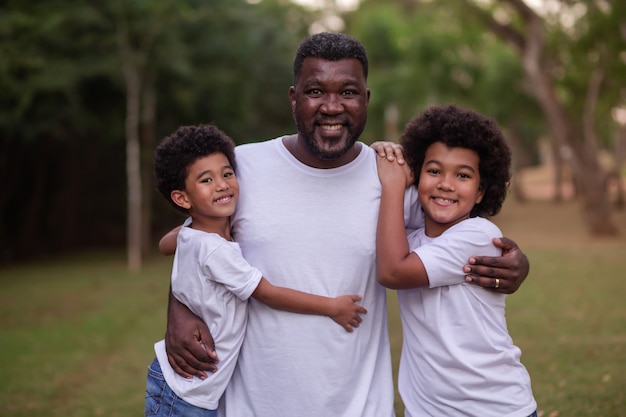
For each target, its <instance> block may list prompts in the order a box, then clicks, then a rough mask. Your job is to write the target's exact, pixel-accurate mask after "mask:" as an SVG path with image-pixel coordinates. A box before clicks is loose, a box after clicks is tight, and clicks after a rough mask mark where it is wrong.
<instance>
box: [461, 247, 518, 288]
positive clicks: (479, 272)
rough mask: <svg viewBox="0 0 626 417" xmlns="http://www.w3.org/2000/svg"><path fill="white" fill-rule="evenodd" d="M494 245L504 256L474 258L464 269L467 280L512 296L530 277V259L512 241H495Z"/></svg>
mask: <svg viewBox="0 0 626 417" xmlns="http://www.w3.org/2000/svg"><path fill="white" fill-rule="evenodd" d="M493 244H494V245H495V246H496V247H498V248H500V249H502V256H472V257H471V258H470V259H469V261H468V265H465V266H464V268H463V270H464V272H465V273H466V274H467V275H466V280H467V281H468V282H472V283H474V284H477V285H480V286H481V287H485V288H490V289H492V290H493V291H496V292H500V293H503V294H512V293H514V292H515V291H517V290H518V288H519V287H520V286H521V285H522V283H523V282H524V279H526V276H527V275H528V271H529V270H530V264H529V263H528V258H526V255H524V253H522V250H521V249H520V248H519V246H517V243H515V242H514V241H512V240H511V239H507V238H505V237H502V238H500V239H494V240H493Z"/></svg>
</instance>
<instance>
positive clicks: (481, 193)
mask: <svg viewBox="0 0 626 417" xmlns="http://www.w3.org/2000/svg"><path fill="white" fill-rule="evenodd" d="M484 196H485V189H484V188H482V187H481V188H479V189H478V193H476V201H474V204H480V202H481V201H483V197H484Z"/></svg>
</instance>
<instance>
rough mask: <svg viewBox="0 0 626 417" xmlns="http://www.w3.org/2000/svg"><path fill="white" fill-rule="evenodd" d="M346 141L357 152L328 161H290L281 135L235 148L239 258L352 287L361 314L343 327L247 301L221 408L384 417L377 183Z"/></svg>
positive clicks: (310, 288)
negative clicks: (343, 160)
mask: <svg viewBox="0 0 626 417" xmlns="http://www.w3.org/2000/svg"><path fill="white" fill-rule="evenodd" d="M356 146H361V148H362V150H361V152H360V154H359V155H358V157H357V158H356V159H355V160H354V161H352V162H351V163H349V164H347V165H345V166H342V167H339V168H334V169H316V168H312V167H309V166H306V165H304V164H302V163H300V162H299V161H298V160H297V159H295V158H294V157H293V155H291V153H289V151H288V150H287V149H286V148H285V146H284V144H283V143H282V138H278V139H274V140H271V141H267V142H262V143H255V144H247V145H242V146H239V147H237V150H236V156H237V167H238V168H237V175H238V178H239V182H240V190H241V193H240V198H239V203H238V207H237V210H236V212H235V215H234V217H233V222H232V226H233V233H234V237H235V239H236V240H237V241H238V242H239V244H240V245H241V249H242V251H243V254H244V256H245V257H246V259H247V260H248V261H249V262H250V263H251V264H252V265H256V266H257V267H259V268H260V269H261V270H263V272H264V274H265V276H266V278H267V279H268V280H269V281H270V282H272V283H273V284H275V285H280V286H285V287H289V288H294V289H297V290H301V291H306V292H311V293H314V294H319V295H324V296H329V297H336V296H339V295H343V294H360V295H361V296H363V300H362V301H361V304H362V305H363V306H364V307H365V308H366V309H367V310H368V313H367V314H366V315H365V316H364V317H363V323H362V324H361V326H360V327H359V328H358V329H355V330H354V332H352V333H348V332H346V331H345V330H344V329H343V328H342V327H341V326H339V325H338V324H336V323H335V322H334V321H332V320H331V319H330V318H328V317H323V316H315V315H303V314H294V313H289V312H285V311H279V310H273V309H271V308H270V307H267V306H265V305H263V304H262V303H260V302H257V301H256V300H250V303H249V321H248V327H247V331H246V337H245V339H244V343H243V346H242V349H241V354H240V356H239V362H238V366H237V369H236V370H235V373H234V374H233V379H232V380H231V384H230V385H229V387H228V389H227V390H226V395H225V399H226V415H227V416H228V417H250V416H255V417H280V416H285V417H294V416H298V417H325V416H330V417H335V416H349V417H360V416H363V417H390V416H393V414H394V411H393V400H394V392H393V381H392V374H391V357H390V347H389V336H388V331H387V304H386V293H385V288H383V287H382V286H380V285H379V284H378V282H377V280H376V267H375V254H376V244H375V243H376V242H375V237H376V223H377V218H378V209H379V202H380V201H379V200H380V195H381V185H380V181H379V180H378V174H377V169H376V155H375V152H374V151H373V150H372V149H370V148H369V147H367V146H366V145H364V144H358V145H356ZM415 201H416V199H415V195H413V196H412V197H409V198H407V204H406V205H407V206H411V202H412V203H415ZM412 207H413V209H414V212H413V216H412V217H413V218H415V219H417V220H416V221H417V222H419V221H421V217H420V215H421V213H420V211H419V209H417V208H415V207H416V206H415V205H414V204H413V205H412Z"/></svg>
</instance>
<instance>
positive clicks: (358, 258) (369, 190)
mask: <svg viewBox="0 0 626 417" xmlns="http://www.w3.org/2000/svg"><path fill="white" fill-rule="evenodd" d="M367 72H368V62H367V56H366V52H365V48H364V47H363V45H362V44H361V43H360V42H358V41H356V40H355V39H353V38H351V37H349V36H346V35H343V34H337V33H321V34H317V35H313V36H311V37H309V38H307V39H305V40H304V41H303V42H302V43H301V44H300V47H299V48H298V51H297V53H296V57H295V60H294V85H293V86H292V87H290V89H289V98H290V100H291V107H292V112H293V117H294V120H295V122H296V125H297V129H298V132H297V134H294V135H289V136H283V137H279V138H276V139H273V140H269V141H266V142H261V143H253V144H246V145H240V146H238V147H237V149H236V158H237V166H238V172H237V176H238V177H239V183H240V188H241V197H240V200H239V205H238V207H237V210H236V212H235V214H234V216H233V219H232V227H233V236H234V238H235V240H236V241H237V242H238V243H239V245H240V246H241V249H242V252H243V254H244V256H245V257H246V259H247V260H248V262H250V263H251V264H252V265H255V266H257V267H258V268H259V269H260V270H261V271H262V272H263V274H264V275H265V276H267V277H268V279H270V280H272V282H274V283H275V284H276V285H280V286H287V287H290V288H294V289H297V290H300V291H306V292H311V293H314V294H319V295H324V296H328V297H335V296H337V295H340V294H361V295H362V296H363V299H362V301H361V304H362V305H363V307H365V309H366V310H367V311H368V313H367V315H366V316H364V317H363V322H362V323H361V325H360V327H359V328H358V329H356V330H355V331H354V332H352V333H347V332H345V331H343V329H341V328H339V326H336V325H335V324H334V323H332V322H331V321H330V320H325V318H323V317H316V316H307V315H299V314H294V313H289V312H283V311H278V310H272V309H271V308H268V307H266V306H264V305H263V304H261V303H258V302H256V301H255V300H251V301H250V305H249V314H248V327H247V331H246V336H245V340H244V343H243V347H242V349H241V353H240V356H239V362H238V366H237V368H236V370H235V373H234V375H233V378H232V379H231V383H230V385H229V387H228V388H227V390H226V394H225V397H224V404H223V406H224V408H223V410H225V412H226V415H227V416H228V417H249V416H255V417H277V416H288V417H293V416H299V417H309V416H310V417H322V416H330V417H335V416H347V417H358V416H371V417H390V416H393V415H394V409H393V402H394V392H393V381H392V372H391V357H390V347H389V336H388V330H387V304H386V293H385V289H384V288H383V287H382V286H380V285H379V284H378V283H377V280H376V258H375V255H376V245H375V243H376V242H375V237H376V224H377V218H378V208H379V202H380V196H381V185H380V181H379V179H378V174H377V169H376V158H377V155H376V152H374V151H373V150H372V149H371V148H369V147H368V146H366V145H365V144H363V143H361V142H358V141H357V140H358V138H359V136H360V134H361V133H362V131H363V129H364V127H365V123H366V120H367V107H368V103H369V99H370V90H369V89H368V87H367ZM383 153H384V152H383ZM407 193H408V194H409V195H408V196H407V198H406V199H405V201H406V207H407V212H406V218H407V221H408V223H407V224H408V225H409V226H412V227H417V226H421V225H423V219H422V213H421V210H419V209H416V208H415V207H416V206H417V205H416V204H414V202H415V201H416V200H417V198H416V195H415V191H414V189H413V188H411V189H410V190H408V191H407ZM411 205H412V206H413V212H409V210H408V207H411ZM172 236H175V232H172V233H170V234H168V235H167V236H166V237H164V239H163V240H162V242H161V243H162V244H161V250H162V251H163V252H166V253H172V252H173V248H172V246H173V244H172ZM501 245H502V247H503V248H504V252H505V255H504V256H503V257H498V258H490V259H486V258H480V257H479V258H477V264H478V265H472V266H471V268H472V273H475V274H477V275H485V276H482V277H476V278H475V281H476V282H477V283H479V284H481V285H485V286H493V282H494V281H495V280H494V278H489V277H498V279H499V280H498V283H499V288H498V289H497V290H498V291H503V292H509V293H510V292H514V291H515V290H516V289H517V288H518V287H519V285H520V284H521V282H522V281H523V279H524V278H525V276H526V274H527V273H528V262H527V260H526V257H525V256H524V255H523V254H522V253H521V251H520V250H519V248H518V247H517V245H515V243H513V242H511V241H509V240H505V243H502V244H501ZM481 264H482V266H480V265H481ZM495 265H499V266H500V267H499V268H497V267H495ZM488 271H491V272H490V274H487V272H488ZM329 322H330V323H329ZM209 326H210V324H209ZM166 342H167V351H168V355H169V359H170V362H171V364H172V366H173V367H174V369H176V370H177V372H178V373H180V374H181V375H186V376H192V375H195V376H201V375H203V372H202V371H203V370H208V371H213V370H214V369H215V364H214V363H211V362H212V359H215V357H216V356H217V357H219V350H220V347H219V346H216V347H215V348H216V350H217V354H216V353H215V352H211V349H207V350H209V352H206V351H205V350H203V349H202V345H203V344H204V345H205V346H212V341H211V338H210V334H209V332H208V331H207V329H206V326H205V325H204V323H202V322H201V321H199V319H198V318H196V317H195V316H193V315H191V313H190V312H188V311H186V309H185V308H184V306H182V305H181V304H180V303H179V302H178V301H177V300H176V299H174V298H173V297H171V296H170V306H169V312H168V330H167V334H166ZM200 342H203V344H201V343H200ZM218 372H219V371H218Z"/></svg>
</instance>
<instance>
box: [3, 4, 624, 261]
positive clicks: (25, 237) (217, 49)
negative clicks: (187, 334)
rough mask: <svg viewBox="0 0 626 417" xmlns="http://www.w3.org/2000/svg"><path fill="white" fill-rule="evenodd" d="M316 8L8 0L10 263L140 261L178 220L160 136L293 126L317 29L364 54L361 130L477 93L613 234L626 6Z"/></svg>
mask: <svg viewBox="0 0 626 417" xmlns="http://www.w3.org/2000/svg"><path fill="white" fill-rule="evenodd" d="M313 3H314V2H309V4H308V5H304V4H301V3H295V2H292V1H287V0H256V1H247V2H246V1H242V0H211V1H201V0H176V1H174V0H109V1H106V2H84V1H79V0H63V1H60V0H47V1H30V2H24V1H15V0H14V1H11V0H5V1H2V2H0V108H1V109H2V110H1V111H0V176H1V178H3V180H4V187H3V192H2V193H0V214H1V217H0V219H1V221H0V239H1V241H0V263H5V264H6V263H14V262H20V261H25V260H32V259H41V258H44V257H50V256H54V255H57V254H61V253H68V252H72V251H77V250H82V249H86V248H107V247H112V248H120V247H124V246H125V247H127V248H128V251H129V252H128V258H129V265H130V267H131V269H137V268H139V267H140V266H141V259H143V258H144V257H145V256H147V255H149V254H150V252H151V251H154V249H155V246H156V244H155V243H156V240H157V239H158V237H159V236H160V235H161V234H162V233H163V232H165V231H166V230H169V229H170V228H171V227H172V226H173V225H175V224H177V223H178V222H180V218H179V217H178V216H177V215H176V214H175V213H174V212H173V211H172V210H171V209H170V208H169V207H168V206H167V204H166V203H165V202H164V201H162V199H161V198H160V197H157V198H155V195H156V194H155V193H154V191H153V184H152V171H151V170H152V164H151V155H152V151H153V149H154V147H155V145H156V143H158V141H159V140H160V139H161V138H162V137H164V136H165V135H167V134H169V133H171V132H172V131H174V130H175V129H176V128H177V127H178V126H180V125H184V124H197V123H208V122H211V123H216V124H217V125H218V126H219V127H220V128H222V129H223V130H224V131H226V132H227V133H228V134H229V135H230V136H231V137H232V138H233V139H234V140H235V141H236V142H237V143H244V142H251V141H260V140H266V139H270V138H273V137H276V136H279V135H282V134H287V133H292V132H294V131H295V127H294V124H293V120H292V118H291V112H290V107H289V101H288V96H287V91H288V87H289V86H290V85H291V84H292V60H293V54H294V52H295V49H296V47H297V45H298V43H299V42H300V41H301V39H302V38H304V37H305V36H307V35H308V34H310V33H311V32H315V31H320V30H330V31H342V32H345V33H348V34H350V35H352V36H354V37H356V38H357V39H359V40H361V41H362V42H363V43H364V45H365V46H366V48H367V50H368V54H369V58H370V76H369V80H368V83H369V86H370V88H371V90H372V100H371V103H370V110H369V118H368V125H367V128H366V131H365V133H364V135H363V136H362V140H363V141H365V142H367V143H370V142H372V141H374V140H381V139H387V140H397V138H398V136H399V134H400V133H401V131H402V128H403V126H404V124H405V123H406V122H407V121H408V120H409V119H410V118H411V117H412V116H413V115H415V114H416V113H417V112H419V111H420V110H421V109H422V108H423V107H424V106H426V105H429V104H434V103H442V102H456V103H459V104H461V105H466V106H471V107H473V108H475V109H477V110H479V111H481V112H484V113H486V114H489V115H490V116H493V117H494V118H496V119H497V120H498V121H499V122H500V124H501V125H502V126H503V128H504V129H505V130H506V133H507V138H508V139H509V141H510V143H511V146H512V147H513V149H514V154H515V159H516V161H515V164H516V169H517V170H520V169H522V168H524V167H527V166H532V165H537V164H540V163H547V162H550V163H552V164H554V165H555V166H556V170H555V172H556V176H555V190H556V191H555V193H554V198H555V199H557V200H558V199H561V198H564V196H563V195H561V193H560V192H559V190H561V187H560V184H559V181H563V179H564V178H565V179H567V178H569V177H571V180H572V181H573V183H574V190H575V192H574V196H575V198H578V199H579V200H580V202H581V208H582V209H583V210H582V211H581V213H582V214H581V216H582V217H581V219H582V220H581V221H586V222H587V223H588V225H589V232H590V233H592V234H597V235H615V234H617V233H619V232H620V230H619V225H616V224H615V222H614V221H613V220H612V215H611V211H610V210H611V209H612V206H610V204H613V203H615V204H618V205H619V204H623V191H622V189H623V185H622V184H623V183H622V181H621V177H622V175H623V172H622V170H623V168H622V167H623V161H624V159H625V157H624V154H625V151H624V149H625V148H626V147H625V146H624V143H626V133H625V132H626V128H625V127H624V126H625V124H626V120H624V119H625V117H626V116H624V113H625V112H626V105H625V100H626V88H625V87H626V82H625V81H626V68H625V65H626V3H625V2H623V1H621V0H586V1H571V0H551V1H548V0H546V1H532V2H531V1H530V0H528V1H526V2H525V1H522V0H500V1H488V0H483V1H472V0H463V1H459V0H438V1H427V0H390V1H386V2H377V1H375V0H362V1H360V2H352V3H351V4H350V5H349V6H345V2H339V1H333V0H320V1H318V2H316V3H314V4H313ZM544 149H548V152H543V150H544ZM546 155H551V156H547V157H546ZM568 176H569V177H568ZM616 178H617V179H618V180H617V182H616V181H615V179H616ZM589 179H592V180H593V181H595V182H593V181H592V182H589ZM514 190H515V188H514ZM516 197H517V198H518V199H521V200H523V199H524V195H523V193H522V192H521V191H520V192H516ZM620 202H621V203H620Z"/></svg>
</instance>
